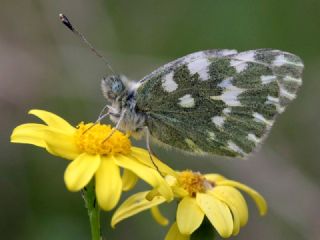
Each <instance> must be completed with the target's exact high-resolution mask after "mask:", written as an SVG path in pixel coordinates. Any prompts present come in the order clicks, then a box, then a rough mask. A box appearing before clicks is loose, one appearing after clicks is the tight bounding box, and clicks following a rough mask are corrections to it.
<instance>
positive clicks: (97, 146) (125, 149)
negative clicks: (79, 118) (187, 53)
mask: <svg viewBox="0 0 320 240" xmlns="http://www.w3.org/2000/svg"><path fill="white" fill-rule="evenodd" d="M111 133H112V128H111V126H110V125H105V124H100V123H98V124H93V123H87V124H84V123H83V122H81V123H80V124H79V125H78V126H77V131H76V132H75V135H74V138H75V142H76V145H77V146H78V148H79V149H80V150H81V151H82V152H86V153H89V154H100V155H109V154H116V153H121V154H129V153H130V151H131V142H130V140H129V139H128V136H126V135H124V134H123V133H121V132H119V131H118V130H116V131H115V132H113V133H112V135H111V137H110V134H111Z"/></svg>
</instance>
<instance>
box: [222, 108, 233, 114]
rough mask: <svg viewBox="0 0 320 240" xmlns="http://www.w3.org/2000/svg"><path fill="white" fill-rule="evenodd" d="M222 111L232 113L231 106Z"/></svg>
mask: <svg viewBox="0 0 320 240" xmlns="http://www.w3.org/2000/svg"><path fill="white" fill-rule="evenodd" d="M222 112H223V113H224V114H226V115H227V114H229V113H231V108H228V107H227V108H224V109H223V111H222Z"/></svg>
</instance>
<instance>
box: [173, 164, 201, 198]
mask: <svg viewBox="0 0 320 240" xmlns="http://www.w3.org/2000/svg"><path fill="white" fill-rule="evenodd" d="M178 183H179V185H180V186H181V187H182V188H183V189H185V190H186V191H187V192H188V193H189V195H190V196H192V197H195V196H196V193H198V192H205V190H206V183H207V181H206V179H205V178H204V176H202V175H201V174H200V173H198V172H192V171H190V170H186V171H183V172H181V173H180V174H179V176H178Z"/></svg>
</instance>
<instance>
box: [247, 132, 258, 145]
mask: <svg viewBox="0 0 320 240" xmlns="http://www.w3.org/2000/svg"><path fill="white" fill-rule="evenodd" d="M247 138H248V140H249V141H251V142H254V143H256V144H257V143H259V142H260V141H261V140H260V139H259V138H257V136H256V135H255V134H253V133H249V134H248V136H247Z"/></svg>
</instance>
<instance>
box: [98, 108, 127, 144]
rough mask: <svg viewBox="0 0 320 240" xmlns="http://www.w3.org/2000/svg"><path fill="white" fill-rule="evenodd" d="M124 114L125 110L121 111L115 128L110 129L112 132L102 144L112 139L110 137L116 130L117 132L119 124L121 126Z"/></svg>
mask: <svg viewBox="0 0 320 240" xmlns="http://www.w3.org/2000/svg"><path fill="white" fill-rule="evenodd" d="M125 113H126V110H123V111H122V112H121V115H120V118H119V120H118V122H117V124H116V126H115V127H114V128H113V129H112V131H111V132H110V133H109V135H108V136H107V137H106V138H105V139H104V140H103V142H102V143H104V142H106V141H108V139H110V138H111V137H112V135H113V134H114V133H115V132H116V131H117V130H119V127H120V124H121V122H122V120H123V119H124V116H125Z"/></svg>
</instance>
